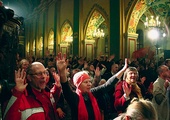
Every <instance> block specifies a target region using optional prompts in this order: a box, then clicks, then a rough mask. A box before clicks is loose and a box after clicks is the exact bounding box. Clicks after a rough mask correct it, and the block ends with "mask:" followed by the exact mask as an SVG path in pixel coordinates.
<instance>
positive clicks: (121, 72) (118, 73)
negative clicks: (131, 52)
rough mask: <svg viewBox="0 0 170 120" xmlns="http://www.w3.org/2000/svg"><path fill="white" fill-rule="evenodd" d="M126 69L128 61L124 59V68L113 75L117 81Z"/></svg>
mask: <svg viewBox="0 0 170 120" xmlns="http://www.w3.org/2000/svg"><path fill="white" fill-rule="evenodd" d="M127 67H128V59H127V58H125V65H124V67H123V68H122V69H121V70H120V71H119V72H117V73H116V75H115V76H116V77H117V79H120V78H121V77H122V75H123V73H124V72H125V70H126V69H127Z"/></svg>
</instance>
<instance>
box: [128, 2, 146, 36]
mask: <svg viewBox="0 0 170 120" xmlns="http://www.w3.org/2000/svg"><path fill="white" fill-rule="evenodd" d="M146 10H147V6H146V4H145V2H144V1H141V0H138V2H137V3H136V5H135V7H134V9H133V12H132V14H131V18H130V21H129V27H128V33H136V27H137V24H138V22H139V19H140V17H141V16H142V15H143V13H144V12H145V11H146Z"/></svg>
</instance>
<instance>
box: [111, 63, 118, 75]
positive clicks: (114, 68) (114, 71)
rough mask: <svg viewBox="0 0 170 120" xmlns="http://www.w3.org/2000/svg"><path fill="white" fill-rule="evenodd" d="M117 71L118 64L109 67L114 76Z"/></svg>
mask: <svg viewBox="0 0 170 120" xmlns="http://www.w3.org/2000/svg"><path fill="white" fill-rule="evenodd" d="M118 69H119V66H118V64H116V63H113V64H112V67H111V72H112V73H114V74H116V73H117V72H118Z"/></svg>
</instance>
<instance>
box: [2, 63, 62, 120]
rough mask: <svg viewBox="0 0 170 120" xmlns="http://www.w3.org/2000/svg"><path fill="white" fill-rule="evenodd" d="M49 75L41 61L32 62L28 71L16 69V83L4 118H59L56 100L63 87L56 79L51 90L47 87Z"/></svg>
mask: <svg viewBox="0 0 170 120" xmlns="http://www.w3.org/2000/svg"><path fill="white" fill-rule="evenodd" d="M26 74H27V76H26ZM47 75H48V73H47V71H46V69H45V67H44V65H43V64H42V63H40V62H34V63H32V64H31V65H30V66H29V67H28V69H27V73H25V71H24V70H21V69H19V70H18V71H15V83H16V85H15V87H14V88H13V90H12V97H11V98H10V100H9V102H8V104H7V107H6V109H5V112H4V116H3V118H4V120H35V119H36V120H57V115H56V102H57V100H58V98H59V95H60V92H61V87H59V86H58V84H57V83H58V82H59V81H58V80H57V79H55V80H56V82H55V85H54V87H53V88H52V89H51V90H47V89H45V88H46V84H47ZM26 77H27V83H26V79H25V78H26ZM54 77H55V75H54Z"/></svg>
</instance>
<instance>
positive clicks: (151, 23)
mask: <svg viewBox="0 0 170 120" xmlns="http://www.w3.org/2000/svg"><path fill="white" fill-rule="evenodd" d="M144 25H145V28H147V27H161V22H160V21H159V17H158V16H157V17H156V19H154V16H151V19H148V17H146V22H145V23H144Z"/></svg>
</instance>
